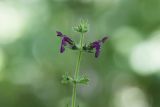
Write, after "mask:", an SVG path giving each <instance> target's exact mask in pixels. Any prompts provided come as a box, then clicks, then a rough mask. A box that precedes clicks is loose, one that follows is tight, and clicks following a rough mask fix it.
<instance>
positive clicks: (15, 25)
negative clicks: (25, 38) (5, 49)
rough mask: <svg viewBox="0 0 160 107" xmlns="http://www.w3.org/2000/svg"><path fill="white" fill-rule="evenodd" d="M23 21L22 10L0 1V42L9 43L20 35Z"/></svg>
mask: <svg viewBox="0 0 160 107" xmlns="http://www.w3.org/2000/svg"><path fill="white" fill-rule="evenodd" d="M25 21H26V20H25V14H24V13H23V12H21V11H20V10H18V9H16V8H15V7H13V6H10V5H8V4H5V3H3V2H0V44H7V43H11V42H13V41H15V40H16V39H18V38H19V37H20V36H22V35H21V33H22V30H23V28H24V25H25Z"/></svg>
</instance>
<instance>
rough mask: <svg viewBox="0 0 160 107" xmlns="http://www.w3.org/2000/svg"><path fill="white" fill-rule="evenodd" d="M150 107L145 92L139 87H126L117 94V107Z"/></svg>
mask: <svg viewBox="0 0 160 107" xmlns="http://www.w3.org/2000/svg"><path fill="white" fill-rule="evenodd" d="M128 106H129V107H149V104H148V102H147V98H146V95H145V93H144V92H143V91H142V90H141V89H140V88H138V87H133V86H128V87H124V88H122V89H121V90H119V91H118V92H116V95H115V107H128Z"/></svg>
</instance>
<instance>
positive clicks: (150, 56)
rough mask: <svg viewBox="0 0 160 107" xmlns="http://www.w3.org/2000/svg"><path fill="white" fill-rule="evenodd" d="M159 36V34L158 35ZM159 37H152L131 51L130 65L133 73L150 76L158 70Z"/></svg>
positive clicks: (159, 61) (159, 63)
mask: <svg viewBox="0 0 160 107" xmlns="http://www.w3.org/2000/svg"><path fill="white" fill-rule="evenodd" d="M159 34H160V33H159ZM159 40H160V36H159V35H156V36H153V38H151V39H150V40H148V41H144V42H142V43H140V44H138V45H137V46H135V48H134V49H133V52H132V54H131V57H130V63H131V66H132V67H133V69H134V70H135V72H137V73H139V74H141V75H150V74H153V73H156V72H158V71H159V70H160V42H159Z"/></svg>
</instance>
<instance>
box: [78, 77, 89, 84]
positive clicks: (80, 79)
mask: <svg viewBox="0 0 160 107" xmlns="http://www.w3.org/2000/svg"><path fill="white" fill-rule="evenodd" d="M88 82H89V79H88V77H87V76H82V77H80V78H79V79H78V80H77V83H80V84H85V85H87V84H88Z"/></svg>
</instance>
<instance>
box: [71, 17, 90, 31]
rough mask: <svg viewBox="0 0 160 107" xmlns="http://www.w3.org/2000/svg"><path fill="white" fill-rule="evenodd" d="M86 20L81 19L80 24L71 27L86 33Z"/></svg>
mask: <svg viewBox="0 0 160 107" xmlns="http://www.w3.org/2000/svg"><path fill="white" fill-rule="evenodd" d="M88 26H89V25H88V21H87V20H84V19H81V21H80V24H79V25H77V26H75V27H73V30H74V31H76V32H80V33H86V32H87V31H88Z"/></svg>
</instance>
